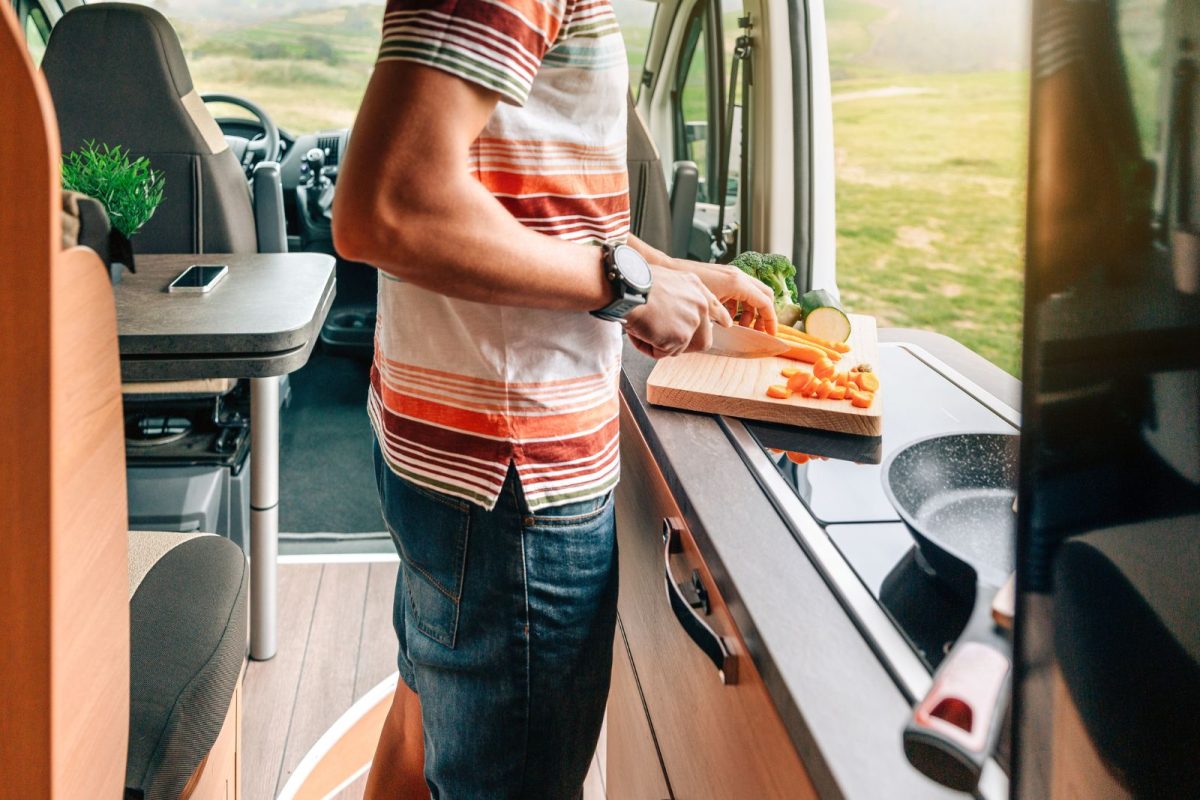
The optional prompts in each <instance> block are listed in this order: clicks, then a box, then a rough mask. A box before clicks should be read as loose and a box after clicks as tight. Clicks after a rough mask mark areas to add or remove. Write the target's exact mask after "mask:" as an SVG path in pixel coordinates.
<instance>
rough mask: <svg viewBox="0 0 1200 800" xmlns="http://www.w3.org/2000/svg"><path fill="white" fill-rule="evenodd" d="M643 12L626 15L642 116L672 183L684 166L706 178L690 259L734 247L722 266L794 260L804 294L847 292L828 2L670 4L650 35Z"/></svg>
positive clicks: (623, 8) (670, 0) (674, 0)
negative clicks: (761, 256)
mask: <svg viewBox="0 0 1200 800" xmlns="http://www.w3.org/2000/svg"><path fill="white" fill-rule="evenodd" d="M642 5H643V4H642V3H639V2H636V1H635V0H631V2H627V3H618V4H617V7H616V10H617V15H618V18H619V19H621V22H622V29H623V31H624V33H625V39H626V46H627V47H628V49H629V52H630V64H631V75H630V82H631V84H632V90H633V92H634V96H635V98H636V105H637V109H638V112H639V113H640V114H641V116H642V118H643V120H645V122H646V125H647V127H648V129H649V131H650V133H651V135H652V136H653V139H654V141H655V144H656V145H657V147H658V150H659V154H660V157H661V159H662V163H663V167H664V170H665V172H666V177H667V181H668V183H669V184H671V183H673V181H674V176H675V174H676V172H677V171H678V170H677V169H676V165H677V164H680V163H682V162H692V163H694V164H695V168H696V172H697V174H698V178H699V181H698V183H699V186H698V191H697V197H696V203H695V207H694V209H693V210H692V213H691V215H690V216H691V230H690V235H689V238H688V245H687V255H688V256H689V257H690V258H695V259H699V260H704V261H708V260H712V259H713V258H714V246H715V248H716V251H717V252H718V253H720V252H721V251H722V250H723V249H724V250H725V252H724V255H723V256H722V257H721V258H720V259H719V260H728V259H730V258H732V257H733V256H734V255H735V254H736V253H737V252H739V251H741V250H747V249H753V250H760V251H765V252H777V253H786V254H788V255H790V256H791V258H792V260H793V262H794V263H795V264H796V265H797V268H798V275H797V284H798V286H799V287H800V288H801V290H807V289H809V288H818V287H819V288H830V289H836V284H835V274H834V245H835V230H834V193H833V133H832V130H833V127H832V109H831V105H830V102H829V97H830V91H829V67H828V57H827V50H826V45H825V27H824V25H825V23H824V7H823V4H821V3H815V2H814V3H808V2H803V1H802V0H798V1H797V2H792V3H781V2H777V3H770V2H766V0H744V2H743V1H742V0H665V2H661V3H658V4H656V5H657V10H656V11H655V12H654V15H653V20H652V22H651V23H650V26H649V30H648V32H645V33H644V32H643V31H645V26H646V24H647V22H646V19H645V17H644V16H643V17H641V18H639V17H638V15H637V12H638V9H639V8H640V6H642ZM644 5H647V6H648V5H649V4H648V3H647V4H644ZM639 66H640V68H639ZM735 66H736V69H735ZM731 98H732V102H730V100H731ZM725 154H728V161H727V163H726V164H724V165H723V164H722V158H723V156H724V155H725ZM723 168H724V169H726V170H727V175H726V181H725V187H724V192H719V191H718V190H717V188H716V185H717V183H718V182H719V181H720V179H721V178H720V174H719V173H720V172H721V170H722V169H723ZM722 205H724V209H725V213H724V218H723V220H722V215H721V207H722ZM723 245H724V246H723Z"/></svg>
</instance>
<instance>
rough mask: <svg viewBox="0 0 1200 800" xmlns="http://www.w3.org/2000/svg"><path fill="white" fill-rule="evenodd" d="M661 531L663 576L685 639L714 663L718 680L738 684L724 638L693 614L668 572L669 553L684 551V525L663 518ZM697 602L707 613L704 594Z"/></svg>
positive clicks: (733, 658) (735, 664) (735, 660)
mask: <svg viewBox="0 0 1200 800" xmlns="http://www.w3.org/2000/svg"><path fill="white" fill-rule="evenodd" d="M662 531H663V570H664V573H665V575H666V584H667V599H668V600H669V601H670V602H671V610H672V611H673V612H675V619H677V620H679V624H680V626H681V627H682V628H683V630H684V633H686V634H687V635H688V638H690V639H691V640H692V641H693V642H694V643H695V644H696V646H697V647H699V648H700V650H701V652H703V653H704V655H706V656H708V658H709V660H710V661H712V662H713V665H714V666H715V667H716V668H717V674H718V675H719V676H720V678H721V683H723V684H725V685H726V686H732V685H734V684H736V683H737V658H736V657H735V656H734V655H733V654H732V653H730V652H729V648H728V647H727V646H726V644H725V640H724V639H722V638H721V637H720V636H719V635H717V632H716V631H714V630H713V629H712V628H711V627H710V626H709V625H708V623H707V622H705V621H704V620H703V619H702V618H701V617H700V615H699V614H697V613H696V611H695V609H694V608H693V606H692V603H690V602H688V600H687V598H686V597H684V594H683V589H682V588H680V586H679V584H677V583H676V582H675V578H674V577H672V575H671V554H672V553H681V552H683V542H682V540H681V534H682V532H683V524H682V522H680V520H679V519H677V518H675V517H666V518H664V519H663V527H662ZM699 588H702V587H699ZM697 604H698V605H701V604H702V605H703V606H704V607H705V608H706V612H707V605H708V604H707V598H706V597H704V596H701V598H700V599H699V600H698V603H697Z"/></svg>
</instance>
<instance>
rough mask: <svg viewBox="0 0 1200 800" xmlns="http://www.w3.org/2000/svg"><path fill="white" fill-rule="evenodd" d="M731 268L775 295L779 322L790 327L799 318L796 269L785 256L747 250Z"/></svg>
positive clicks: (736, 259)
mask: <svg viewBox="0 0 1200 800" xmlns="http://www.w3.org/2000/svg"><path fill="white" fill-rule="evenodd" d="M733 266H735V267H737V268H738V269H740V270H741V271H742V272H745V273H746V274H747V275H749V276H751V277H752V278H756V279H757V280H760V281H762V282H763V283H765V284H766V285H767V286H768V287H770V289H771V291H772V292H773V293H774V295H775V311H776V313H777V314H778V316H779V320H780V322H782V323H783V324H784V325H791V324H792V323H793V322H794V321H795V320H796V319H798V318H799V311H800V307H799V306H798V305H796V267H795V266H793V265H792V262H791V261H789V260H788V258H787V256H782V255H779V254H778V253H770V254H768V255H763V254H762V253H755V252H754V251H752V250H747V251H746V252H744V253H741V254H740V255H738V257H737V258H735V259H734V260H733ZM787 320H791V322H789V321H787Z"/></svg>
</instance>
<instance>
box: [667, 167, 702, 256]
mask: <svg viewBox="0 0 1200 800" xmlns="http://www.w3.org/2000/svg"><path fill="white" fill-rule="evenodd" d="M699 191H700V170H699V168H698V167H697V166H696V162H695V161H676V162H675V168H674V177H673V178H672V180H671V252H670V253H669V255H671V256H674V257H675V258H687V253H688V242H689V241H690V240H691V237H692V218H693V217H695V216H696V197H697V196H698V194H699Z"/></svg>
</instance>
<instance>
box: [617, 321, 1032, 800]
mask: <svg viewBox="0 0 1200 800" xmlns="http://www.w3.org/2000/svg"><path fill="white" fill-rule="evenodd" d="M880 340H881V341H893V342H897V341H898V342H907V343H910V344H914V345H917V346H919V347H921V348H923V349H925V350H927V351H928V352H929V353H931V354H932V355H933V356H935V357H936V358H938V359H940V360H941V361H943V362H944V363H945V364H946V365H947V366H949V367H951V368H952V369H954V370H956V371H958V372H959V373H961V374H962V375H963V376H964V377H965V378H967V379H968V380H970V381H972V382H974V383H976V384H978V385H979V387H980V388H981V389H983V390H984V391H986V392H988V393H991V394H992V395H994V396H995V397H996V398H997V399H999V400H1001V401H1003V402H1005V403H1008V404H1009V405H1011V406H1012V407H1014V408H1016V407H1018V406H1019V400H1020V382H1019V381H1017V380H1016V379H1014V378H1013V377H1012V376H1010V375H1008V374H1007V373H1004V372H1003V371H1002V370H1000V369H999V368H998V367H995V366H993V365H992V364H990V363H988V362H987V361H986V360H984V359H983V358H982V357H980V356H978V355H976V354H975V353H973V352H971V351H970V350H968V349H967V348H965V347H963V346H962V345H960V344H958V343H957V342H954V341H953V340H951V339H949V338H947V337H944V336H940V335H937V334H931V333H926V332H922V331H910V330H899V329H889V330H883V331H881V332H880ZM624 359H625V362H624V374H623V377H622V392H623V394H624V396H625V399H626V402H628V404H629V406H630V409H631V411H632V412H633V415H634V417H635V419H637V421H638V424H639V426H640V427H641V429H642V432H643V434H644V435H645V438H646V441H647V442H648V443H649V445H650V448H651V450H652V451H653V452H654V455H655V458H656V460H657V461H658V464H659V466H660V468H661V469H662V471H663V475H664V476H665V477H666V480H667V482H668V484H669V485H670V487H671V490H672V492H673V494H674V496H675V499H676V501H677V502H678V503H679V506H680V508H681V510H682V511H683V514H684V516H685V518H686V521H687V523H688V526H689V528H690V529H691V531H692V533H693V535H694V536H695V539H696V543H697V546H698V547H699V548H700V551H701V553H702V554H703V556H704V558H705V560H706V562H707V564H708V566H709V568H710V569H711V571H712V573H713V576H714V578H715V580H716V581H717V584H718V585H719V587H720V589H721V592H722V594H723V596H724V597H725V600H726V602H727V603H728V606H729V609H730V612H731V613H732V615H733V617H734V620H735V621H736V622H737V624H738V627H739V629H740V631H741V633H742V636H743V637H744V638H745V640H746V643H747V646H748V647H749V649H750V651H751V655H752V657H753V658H754V662H755V665H756V666H757V667H758V670H759V672H760V673H761V674H762V676H763V679H764V680H765V682H766V685H767V689H768V692H769V693H770V694H771V697H772V699H773V700H774V702H775V706H776V708H777V709H778V711H779V714H780V716H781V718H782V719H783V722H784V724H785V726H786V728H787V729H788V731H789V733H790V734H791V737H792V741H793V743H794V744H795V746H796V749H797V751H798V752H799V754H800V756H801V758H802V759H803V760H804V762H805V764H806V765H807V767H808V769H809V772H810V774H811V776H812V780H813V782H814V784H815V785H816V787H817V790H818V791H819V792H820V794H821V796H822V797H826V798H852V799H853V798H864V799H867V800H876V799H877V798H890V797H896V798H900V797H902V798H905V799H906V800H923V799H924V798H962V797H964V796H965V795H963V794H961V793H958V792H953V791H950V790H949V789H945V788H943V787H941V786H939V785H937V784H935V783H933V782H932V781H930V780H928V779H927V778H925V777H924V776H922V775H921V774H920V773H918V772H917V771H916V770H915V769H913V768H912V767H911V766H910V765H909V763H908V761H907V760H906V759H905V756H904V752H903V749H902V745H901V737H900V733H901V731H902V729H903V727H904V724H905V722H906V721H907V719H908V718H909V716H910V714H911V706H910V704H909V702H908V700H907V699H906V698H905V696H904V695H903V693H902V692H901V690H900V689H899V688H898V686H897V684H896V682H895V681H894V680H893V679H892V677H891V676H890V675H889V673H888V672H887V670H886V669H885V668H884V666H883V664H882V663H881V662H880V660H879V659H878V657H877V656H876V654H875V653H874V651H873V650H872V648H871V646H870V644H869V643H868V642H867V640H866V639H865V638H864V636H863V634H862V633H861V632H860V631H859V629H858V628H857V627H856V625H855V624H854V622H853V621H852V620H851V618H850V617H849V616H848V614H847V613H846V611H845V610H844V608H843V607H842V605H841V603H840V602H839V600H838V598H837V597H836V596H835V595H834V593H833V592H832V591H831V590H830V588H829V586H828V585H827V584H826V582H825V580H824V578H823V577H822V575H821V574H820V572H819V571H818V569H817V567H816V566H815V565H814V564H813V563H812V562H811V561H810V560H809V559H808V557H807V556H806V554H805V552H804V551H803V550H802V549H801V547H799V546H798V545H797V543H796V540H795V538H793V535H792V533H791V531H790V530H789V528H788V526H787V525H786V523H785V522H784V520H783V519H782V518H781V517H780V516H779V514H778V512H777V511H776V510H775V508H774V507H773V505H772V504H771V502H770V500H769V499H768V498H767V497H766V496H765V495H764V493H763V491H762V489H761V488H760V486H759V484H758V482H757V480H756V478H755V477H754V475H753V474H752V473H751V471H750V470H749V469H748V468H747V467H746V466H745V465H744V463H743V462H742V459H741V457H740V456H739V454H738V451H737V450H736V449H735V447H734V445H733V444H732V443H731V442H730V441H729V439H728V438H727V436H726V435H725V433H724V432H723V430H722V429H721V427H720V424H719V423H718V421H717V419H716V418H715V417H713V416H711V415H707V414H693V413H687V412H679V411H673V410H670V409H664V408H656V407H652V406H649V405H648V404H647V403H646V402H645V388H646V378H647V377H648V376H649V374H650V370H651V369H652V368H653V363H654V362H653V361H652V360H651V359H649V358H647V357H646V356H644V355H642V354H641V353H638V352H637V351H636V350H634V349H633V348H632V347H626V348H625V355H624ZM718 467H720V468H718ZM714 478H717V479H716V480H714Z"/></svg>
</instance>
